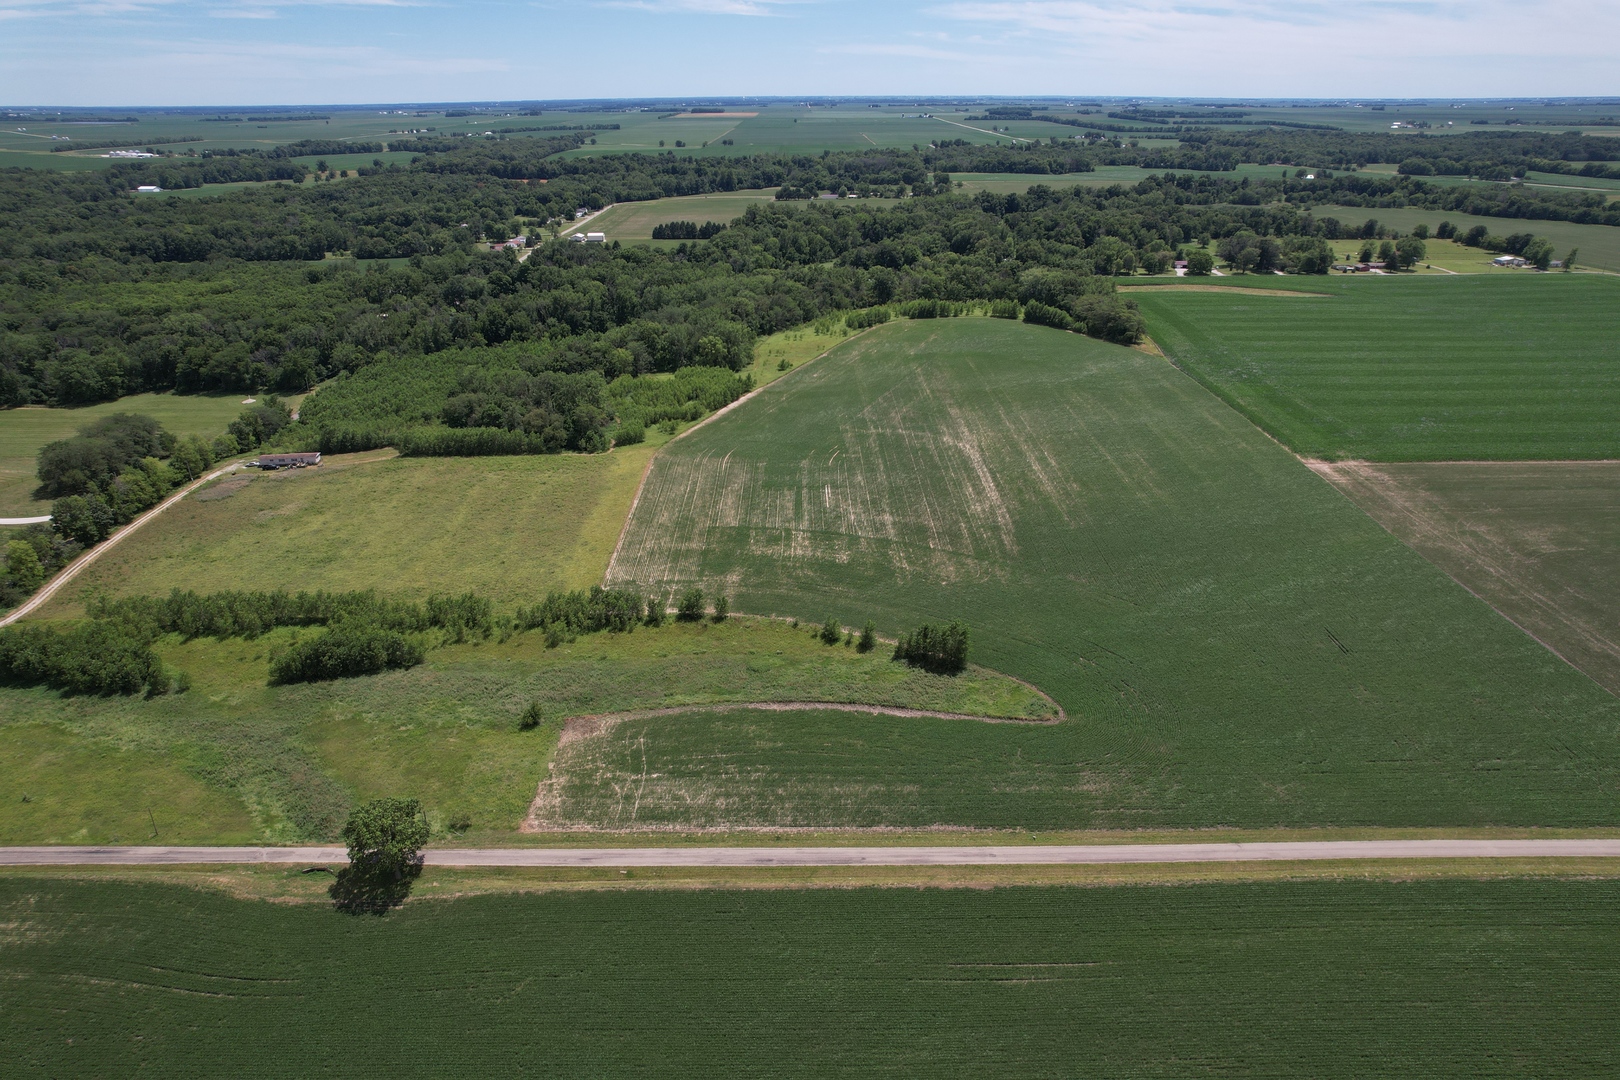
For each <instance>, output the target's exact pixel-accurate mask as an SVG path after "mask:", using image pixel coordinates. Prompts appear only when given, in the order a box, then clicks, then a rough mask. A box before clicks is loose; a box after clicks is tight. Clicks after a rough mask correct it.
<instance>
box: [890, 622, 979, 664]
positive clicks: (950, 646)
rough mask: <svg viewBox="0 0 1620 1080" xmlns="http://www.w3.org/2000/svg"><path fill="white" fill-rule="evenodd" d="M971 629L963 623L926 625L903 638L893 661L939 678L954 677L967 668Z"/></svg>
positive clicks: (896, 648)
mask: <svg viewBox="0 0 1620 1080" xmlns="http://www.w3.org/2000/svg"><path fill="white" fill-rule="evenodd" d="M967 654H968V628H967V624H966V623H964V622H962V621H961V620H960V619H953V620H952V621H951V622H949V623H947V624H946V625H944V626H939V627H936V626H930V625H929V624H928V623H923V624H922V625H921V626H919V627H917V629H915V630H913V631H912V632H911V633H909V634H901V635H900V640H899V641H898V642H896V643H895V646H894V659H896V660H903V661H905V662H906V663H908V664H910V665H911V666H912V667H920V668H922V669H923V670H924V671H931V672H933V673H935V674H936V675H955V674H957V673H959V672H961V671H962V670H964V669H965V668H966V667H967Z"/></svg>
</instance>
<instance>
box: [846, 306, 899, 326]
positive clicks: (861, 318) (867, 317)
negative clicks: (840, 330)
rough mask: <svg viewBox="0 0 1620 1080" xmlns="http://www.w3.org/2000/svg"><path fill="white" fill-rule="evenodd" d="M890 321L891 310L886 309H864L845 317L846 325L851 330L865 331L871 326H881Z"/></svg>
mask: <svg viewBox="0 0 1620 1080" xmlns="http://www.w3.org/2000/svg"><path fill="white" fill-rule="evenodd" d="M888 321H889V309H888V308H886V307H873V308H864V309H862V310H861V311H852V312H850V313H849V314H848V315H845V316H844V325H845V326H848V327H849V328H850V329H851V330H865V329H866V328H867V327H869V326H881V325H883V324H884V323H886V322H888Z"/></svg>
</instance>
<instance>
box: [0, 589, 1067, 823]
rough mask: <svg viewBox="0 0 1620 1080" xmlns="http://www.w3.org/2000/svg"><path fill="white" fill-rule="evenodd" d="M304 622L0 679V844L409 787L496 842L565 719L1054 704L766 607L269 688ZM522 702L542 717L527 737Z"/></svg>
mask: <svg viewBox="0 0 1620 1080" xmlns="http://www.w3.org/2000/svg"><path fill="white" fill-rule="evenodd" d="M441 584H442V587H443V588H445V589H453V588H457V587H460V586H459V584H458V583H457V582H456V580H455V579H454V578H446V579H445V580H444V581H443V582H442V583H441ZM534 599H538V597H535V598H534ZM297 636H298V632H297V631H295V630H290V629H284V630H277V631H274V632H271V633H269V634H266V635H264V636H263V637H260V638H258V639H256V640H252V641H246V640H241V639H231V640H227V641H223V642H221V641H215V640H213V639H199V640H194V641H181V640H179V639H178V638H177V637H169V638H165V639H163V640H162V641H161V642H160V643H159V648H158V651H159V653H160V654H161V655H162V657H163V662H164V664H165V665H166V666H167V667H168V668H170V669H171V670H175V671H181V672H185V673H186V674H187V675H188V676H189V677H190V679H191V687H192V688H191V689H190V690H189V691H187V692H185V693H182V694H171V695H168V696H164V697H157V698H97V697H77V698H73V697H63V696H61V695H59V694H56V693H54V692H50V691H45V690H17V689H0V717H3V719H0V790H3V791H6V792H11V793H16V794H17V797H16V798H7V799H5V800H0V843H6V844H21V843H34V844H38V843H80V844H102V843H117V842H119V841H122V842H124V843H143V842H154V841H155V842H160V843H166V844H172V843H236V842H242V841H244V840H258V841H261V842H266V841H267V842H282V843H286V842H296V841H300V840H331V839H333V838H334V837H335V836H336V832H337V829H338V828H339V827H340V826H341V824H342V822H343V819H344V816H345V815H346V814H347V812H348V808H349V806H350V805H351V804H352V802H354V801H356V800H361V799H368V798H376V797H379V796H384V795H394V796H401V797H415V798H420V799H421V800H422V801H423V803H424V805H425V806H426V807H427V810H428V814H429V819H430V821H432V823H433V826H434V829H435V833H436V835H438V836H441V837H442V836H443V835H444V834H445V829H446V827H447V824H448V823H449V822H451V821H453V820H455V819H457V818H458V817H459V818H464V819H465V820H466V821H467V822H468V823H469V825H468V828H469V829H471V830H472V831H471V832H470V833H469V834H468V835H471V836H474V837H484V838H485V839H487V840H490V841H493V842H496V843H500V842H503V841H509V840H510V838H511V834H512V831H513V830H515V829H516V828H517V827H518V825H519V823H520V822H521V821H522V820H523V818H524V815H525V814H526V813H527V812H528V809H529V804H530V802H531V801H532V800H533V799H534V797H535V792H536V789H537V786H538V784H539V783H540V780H541V778H542V777H543V776H545V775H546V766H547V763H548V762H549V761H550V759H551V754H552V751H553V748H554V747H555V746H556V743H557V739H558V735H559V732H560V729H561V725H562V721H563V720H565V719H566V718H569V717H578V716H585V715H598V714H601V713H614V712H624V711H630V710H644V709H661V708H670V707H678V706H690V705H703V704H711V703H716V702H720V703H725V702H733V703H735V702H760V701H767V702H772V701H831V702H852V703H862V704H871V705H884V706H893V707H901V708H922V709H930V710H935V711H939V712H947V713H969V714H973V715H991V716H1014V717H1035V718H1041V717H1045V716H1049V715H1050V711H1051V710H1050V705H1049V704H1048V703H1047V702H1045V701H1044V700H1043V699H1041V698H1040V697H1039V695H1038V694H1035V693H1034V692H1032V691H1030V690H1029V689H1028V688H1027V687H1024V686H1023V685H1021V684H1019V683H1017V682H1015V681H1014V680H1011V679H1008V678H1006V677H1004V676H1000V675H996V674H994V673H993V672H984V671H977V670H975V671H971V672H970V673H968V674H967V675H965V676H962V677H958V678H946V677H944V676H938V675H929V674H926V673H923V672H919V671H915V670H913V669H911V668H908V667H905V666H903V665H900V664H894V663H891V662H890V661H889V660H888V656H887V653H871V654H861V653H858V652H856V651H855V650H854V649H850V648H847V647H845V646H843V645H838V646H827V645H823V644H820V643H819V642H816V641H815V640H813V639H812V638H811V637H810V635H809V633H808V632H807V631H799V630H794V629H793V628H791V627H789V626H787V625H786V624H783V623H776V622H771V621H765V620H732V621H729V622H727V623H725V624H723V625H715V624H712V623H699V624H695V625H693V624H684V623H680V624H670V625H666V626H664V627H661V628H659V629H647V628H642V629H639V630H637V631H635V632H634V633H630V634H596V635H590V636H586V637H583V638H580V639H579V640H577V641H574V642H571V643H563V644H561V645H559V646H557V647H556V648H547V647H546V645H545V636H544V635H543V634H540V633H525V634H517V635H515V636H514V637H512V638H510V639H509V640H507V641H504V642H501V641H478V642H468V643H463V644H460V645H448V646H446V647H443V648H440V649H435V650H433V651H432V652H430V653H429V655H428V660H427V663H426V664H424V665H423V666H421V667H419V668H413V669H410V670H407V671H396V672H391V673H389V674H386V675H380V676H374V677H364V678H355V679H340V680H336V681H333V682H328V683H318V684H304V685H293V686H267V685H266V679H267V675H268V667H269V662H270V658H271V657H272V656H274V655H276V654H277V653H278V652H279V651H280V650H282V649H285V648H286V647H287V646H288V645H289V644H290V643H291V642H292V641H293V640H294V639H295V638H296V637H297ZM531 703H538V704H539V705H540V707H541V710H542V713H543V715H544V716H545V718H546V723H544V724H543V725H542V726H541V727H540V728H538V729H537V730H533V731H520V730H518V717H519V716H520V715H521V714H522V713H523V711H524V710H525V709H526V708H527V707H528V706H529V705H530V704H531ZM783 715H790V716H791V715H807V714H797V713H794V714H783ZM845 715H849V714H845ZM874 719H876V718H874ZM882 719H883V720H884V721H885V722H886V723H888V724H891V725H897V726H898V725H903V724H905V723H909V722H910V721H908V720H905V719H901V718H896V717H892V716H890V717H884V718H882ZM879 726H881V725H879ZM24 795H26V796H28V800H27V801H26V802H25V801H21V796H24Z"/></svg>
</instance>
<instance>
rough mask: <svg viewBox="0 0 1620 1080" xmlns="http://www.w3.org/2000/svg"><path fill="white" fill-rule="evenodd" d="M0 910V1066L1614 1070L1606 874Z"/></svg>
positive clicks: (142, 900)
mask: <svg viewBox="0 0 1620 1080" xmlns="http://www.w3.org/2000/svg"><path fill="white" fill-rule="evenodd" d="M288 873H296V871H289V872H288ZM436 873H437V872H436V871H434V870H432V869H429V871H428V872H427V874H426V875H424V878H423V885H422V886H419V887H423V888H425V886H426V885H427V884H428V883H429V881H430V879H432V878H433V877H434V876H435V875H436ZM0 908H3V910H4V912H5V924H4V925H5V937H4V939H3V940H4V942H5V971H6V976H7V977H6V979H5V981H4V984H3V988H0V1008H3V1009H4V1011H5V1015H6V1017H7V1023H6V1024H5V1026H4V1028H3V1030H0V1053H4V1055H5V1058H6V1061H7V1073H8V1075H11V1076H16V1077H28V1076H65V1075H74V1076H95V1075H114V1074H116V1075H119V1076H144V1075H162V1076H205V1075H206V1076H235V1077H272V1076H289V1077H291V1076H310V1075H313V1074H317V1073H338V1074H341V1075H344V1076H356V1077H369V1076H378V1077H388V1078H390V1080H400V1078H405V1077H414V1076H424V1077H426V1076H435V1077H437V1076H448V1075H458V1076H493V1075H512V1074H519V1073H521V1074H523V1075H534V1076H557V1077H572V1076H592V1077H618V1076H638V1077H647V1076H658V1077H661V1076H668V1077H688V1076H781V1077H795V1076H804V1077H827V1076H896V1077H897V1076H930V1077H990V1076H1006V1077H1031V1076H1108V1077H1159V1076H1172V1075H1173V1076H1192V1075H1200V1076H1201V1075H1212V1076H1213V1075H1219V1076H1233V1075H1238V1076H1274V1077H1284V1076H1288V1077H1296V1076H1313V1077H1357V1078H1360V1077H1367V1076H1391V1077H1394V1076H1475V1077H1497V1076H1500V1077H1521V1076H1578V1075H1584V1076H1594V1075H1603V1074H1607V1073H1609V1072H1611V1071H1612V1070H1613V1069H1614V1068H1615V1067H1616V1065H1617V1064H1620V1062H1617V1060H1616V1051H1615V1046H1614V1038H1613V1033H1614V1030H1615V1027H1616V1025H1617V1024H1620V1009H1617V1006H1616V1002H1617V1001H1620V944H1617V943H1620V933H1617V932H1616V931H1617V930H1620V923H1617V917H1616V911H1617V909H1620V888H1617V886H1616V883H1615V882H1613V881H1607V880H1596V881H1430V882H1353V881H1343V882H1292V883H1276V884H1217V885H1191V886H1182V887H1166V886H1159V887H1115V888H1002V889H995V890H989V891H980V890H970V889H955V890H938V889H930V890H917V889H816V890H758V891H726V892H715V891H693V890H662V891H653V890H648V891H642V890H633V889H632V890H625V891H584V892H551V893H540V894H532V895H492V896H476V897H469V898H465V899H460V900H442V901H441V900H432V901H424V902H420V903H417V902H412V903H409V904H407V905H406V906H405V907H404V908H403V909H402V910H399V911H397V912H395V913H393V914H390V915H389V916H387V917H386V918H382V919H376V918H364V917H353V916H346V915H340V914H337V913H334V912H333V911H331V910H330V909H329V908H328V907H325V906H323V905H318V904H310V903H305V904H273V903H266V902H264V901H258V900H239V899H233V898H231V897H228V896H225V895H221V894H219V893H217V892H212V891H202V890H194V889H189V888H184V887H178V886H173V885H163V884H121V883H115V882H107V881H97V880H94V879H93V878H87V879H82V880H72V879H63V878H59V877H50V876H41V875H39V874H37V873H35V874H28V873H18V872H15V871H13V872H11V873H8V874H6V875H5V876H4V877H0Z"/></svg>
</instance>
